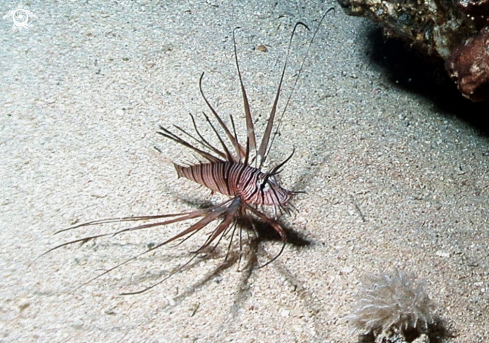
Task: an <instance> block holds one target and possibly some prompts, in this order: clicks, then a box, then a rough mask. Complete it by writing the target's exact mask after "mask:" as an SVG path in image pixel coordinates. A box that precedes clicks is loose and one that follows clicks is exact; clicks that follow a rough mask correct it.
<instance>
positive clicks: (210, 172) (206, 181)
mask: <svg viewBox="0 0 489 343" xmlns="http://www.w3.org/2000/svg"><path fill="white" fill-rule="evenodd" d="M175 169H176V171H177V174H178V176H179V177H185V178H187V179H189V180H192V181H194V182H197V183H198V184H200V185H202V186H205V187H207V188H209V189H210V190H212V191H214V192H219V193H221V194H224V195H229V196H232V197H240V198H241V199H242V201H243V202H245V203H247V204H249V205H268V206H277V207H282V208H283V207H284V206H286V205H287V203H288V202H289V200H290V199H291V197H292V195H293V194H294V192H292V191H289V190H287V189H285V188H283V187H282V186H280V184H279V183H278V182H277V180H276V179H275V177H274V176H271V175H269V174H267V173H264V172H262V171H261V170H259V169H257V168H254V167H251V166H248V165H245V164H243V163H237V162H227V161H219V162H213V163H201V164H197V165H194V166H189V167H184V166H180V165H178V164H175Z"/></svg>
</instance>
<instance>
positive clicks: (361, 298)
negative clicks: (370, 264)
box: [346, 269, 435, 337]
mask: <svg viewBox="0 0 489 343" xmlns="http://www.w3.org/2000/svg"><path fill="white" fill-rule="evenodd" d="M434 309H435V304H434V302H433V301H432V300H431V299H430V297H429V296H428V293H427V292H426V285H425V282H424V281H422V280H417V279H416V276H415V275H414V273H411V272H403V271H399V270H397V269H396V270H394V271H392V272H388V273H382V274H367V275H366V276H365V278H364V280H363V282H362V286H361V288H360V290H359V292H358V294H357V295H356V302H355V305H354V309H353V311H352V313H351V314H350V315H348V316H347V317H346V319H348V320H349V321H350V322H351V323H352V324H353V326H354V327H355V331H356V332H358V333H360V334H363V335H367V334H373V335H374V336H375V337H377V336H383V337H388V336H389V335H401V336H404V334H405V333H406V332H407V331H413V330H415V331H417V332H418V335H421V334H423V333H426V332H427V331H428V325H429V324H433V311H434Z"/></svg>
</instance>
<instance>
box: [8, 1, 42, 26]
mask: <svg viewBox="0 0 489 343" xmlns="http://www.w3.org/2000/svg"><path fill="white" fill-rule="evenodd" d="M9 17H10V18H12V21H13V25H12V31H13V32H15V31H22V29H25V30H28V29H29V26H30V25H29V22H30V21H32V19H36V18H37V16H36V15H35V14H34V13H32V12H31V11H28V10H25V9H23V8H21V7H20V5H19V6H18V7H17V9H15V10H11V11H10V12H8V13H7V14H6V15H4V16H3V19H7V18H9Z"/></svg>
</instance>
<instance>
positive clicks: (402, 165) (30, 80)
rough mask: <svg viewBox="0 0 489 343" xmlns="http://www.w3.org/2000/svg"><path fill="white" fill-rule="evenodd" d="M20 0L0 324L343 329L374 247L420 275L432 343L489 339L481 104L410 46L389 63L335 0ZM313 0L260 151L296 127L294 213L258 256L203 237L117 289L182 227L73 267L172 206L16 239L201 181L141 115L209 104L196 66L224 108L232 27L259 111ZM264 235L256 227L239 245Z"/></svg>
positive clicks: (145, 337) (82, 330)
mask: <svg viewBox="0 0 489 343" xmlns="http://www.w3.org/2000/svg"><path fill="white" fill-rule="evenodd" d="M17 5H18V3H17V2H15V3H14V2H11V1H7V2H2V4H1V5H0V12H1V14H2V16H3V15H5V14H6V13H8V12H9V11H10V10H12V9H15V8H16V6H17ZM25 6H26V8H28V10H29V11H31V12H32V13H34V14H35V15H36V16H37V18H35V19H34V20H33V21H32V24H31V26H30V28H29V30H23V31H20V32H18V31H17V32H12V31H10V29H11V25H12V21H11V19H9V18H4V19H3V20H2V21H1V22H0V23H1V26H0V30H1V32H2V33H1V36H0V37H1V49H0V68H1V75H2V78H1V79H0V82H1V89H2V91H1V92H0V100H1V101H0V108H1V112H0V114H1V117H0V121H1V125H0V160H1V161H2V162H1V164H0V176H1V180H2V181H1V183H0V194H1V211H0V230H1V231H0V232H1V235H2V239H1V241H0V273H1V275H0V341H1V342H358V337H357V336H356V335H355V334H352V332H351V329H352V327H351V325H350V323H348V322H347V321H346V320H344V317H345V316H346V315H348V314H349V313H350V312H351V309H352V307H354V306H355V304H354V294H355V293H356V292H357V289H358V287H359V283H360V280H361V279H362V275H364V274H365V273H368V272H374V273H376V272H379V271H386V270H392V269H394V268H398V269H401V270H410V271H413V272H415V273H416V275H417V276H418V277H419V278H420V279H424V280H425V281H426V285H427V289H428V292H429V294H430V295H431V297H432V299H433V300H434V301H435V302H436V303H437V310H436V313H435V314H436V316H437V318H439V319H440V321H442V322H443V323H444V324H443V327H444V328H445V329H446V332H447V334H446V335H445V336H444V337H441V338H440V339H438V340H437V341H438V342H458V343H469V342H486V341H487V340H488V339H489V333H488V332H489V276H488V273H489V272H488V271H489V250H488V244H489V240H488V239H489V234H488V211H487V207H488V190H489V174H488V170H489V142H488V136H487V135H488V132H489V130H488V129H489V126H487V122H484V120H480V119H481V118H482V116H483V115H484V113H485V114H489V107H488V106H487V105H484V104H482V105H478V106H474V105H471V104H470V103H468V102H467V101H465V100H464V99H462V98H461V96H460V95H458V93H456V92H455V91H453V89H451V88H450V86H446V85H445V86H443V87H444V88H446V89H448V90H447V91H446V92H445V91H437V89H438V87H439V86H438V85H437V84H436V82H435V81H433V78H431V77H429V76H423V74H422V73H419V70H417V63H418V62H419V61H416V60H412V61H411V63H408V64H406V65H401V66H399V63H401V62H398V61H397V60H396V57H398V56H399V55H405V54H408V51H407V50H401V51H400V52H399V51H396V52H395V53H393V52H392V51H389V49H387V48H386V47H385V46H384V43H383V42H382V39H381V38H380V37H379V34H378V30H377V29H376V28H375V26H373V25H372V24H371V23H369V22H368V21H365V20H362V19H359V18H352V17H348V16H346V15H345V14H344V13H343V12H342V10H341V9H340V7H339V6H338V5H337V4H336V2H335V1H330V0H328V1H325V2H324V3H321V2H319V1H317V2H314V1H291V2H287V1H283V2H275V1H270V2H264V1H252V0H248V1H246V2H237V1H212V0H209V1H193V0H189V1H119V2H107V1H83V2H75V1H65V2H59V1H42V2H35V1H31V2H29V3H28V4H27V3H26V4H25ZM332 6H333V7H335V8H336V11H335V12H334V13H333V12H332V13H330V14H329V15H328V16H327V18H326V19H325V21H324V22H323V24H322V27H321V29H320V30H319V32H318V35H317V37H316V40H315V42H314V44H313V45H312V46H311V50H310V52H309V57H308V59H307V60H306V62H305V65H304V69H303V72H302V74H301V75H300V78H299V81H298V84H297V87H296V89H295V93H294V94H293V96H292V99H291V102H290V104H289V107H288V109H287V112H286V113H285V115H284V116H283V121H282V126H281V134H280V135H279V136H277V139H276V142H275V145H274V149H273V151H272V153H271V155H270V162H271V163H272V164H273V163H278V162H280V161H282V160H283V159H285V158H286V157H287V156H288V155H289V154H290V152H291V151H292V149H293V148H295V155H294V156H293V159H292V160H291V161H290V162H289V163H288V164H287V165H286V168H285V170H284V171H283V173H282V174H281V178H280V179H281V182H282V184H283V185H284V186H285V187H287V188H290V189H297V190H303V191H305V193H304V194H299V195H297V196H296V198H295V200H294V202H293V203H294V206H295V207H296V208H297V212H296V213H295V214H294V215H292V216H283V217H282V222H283V223H284V226H286V227H287V228H288V232H289V235H290V236H291V237H294V238H293V239H291V243H289V244H287V246H286V248H285V251H284V253H283V254H282V256H280V258H279V259H278V260H276V261H275V262H273V263H272V264H270V265H268V266H267V267H265V268H261V269H256V268H252V269H247V264H246V261H245V260H242V261H241V262H240V263H238V262H237V261H235V260H233V259H232V258H231V263H229V265H224V266H221V268H218V267H219V266H220V265H221V264H222V258H223V256H224V254H225V247H223V248H222V249H221V250H218V251H217V254H215V256H209V259H208V260H202V261H197V263H196V264H195V265H193V266H191V267H189V268H187V269H185V270H184V271H183V272H182V273H178V274H176V275H174V276H173V277H172V278H170V279H169V280H167V281H166V282H164V283H163V284H161V285H159V286H158V287H155V288H154V289H152V290H149V291H147V292H144V293H142V294H138V295H133V296H122V295H120V293H121V292H124V291H127V290H138V289H141V288H144V287H145V286H147V285H148V284H152V283H154V282H157V280H159V278H160V277H161V276H164V275H165V273H167V272H168V270H169V268H170V267H171V266H172V265H174V264H176V263H180V262H182V261H185V260H186V259H187V258H188V257H189V256H190V254H189V250H191V248H189V246H178V247H173V246H172V247H170V246H168V247H164V248H162V249H158V250H156V251H155V252H154V253H152V254H148V255H145V256H143V258H140V259H138V260H136V261H133V262H132V263H128V264H127V265H125V266H123V267H122V268H119V269H116V270H114V271H113V272H112V273H109V274H108V275H106V276H104V277H102V278H99V279H97V280H95V281H93V282H90V283H88V284H86V285H84V282H86V281H87V280H89V279H90V278H91V277H93V276H95V275H97V273H100V271H102V270H104V269H106V268H110V267H111V266H114V265H116V264H117V263H121V262H122V261H124V260H126V259H127V258H128V257H131V256H133V255H135V254H137V253H139V252H141V251H144V250H145V249H146V248H147V246H148V245H150V244H154V243H155V242H156V243H157V242H161V241H162V240H164V239H165V238H167V237H169V236H171V235H172V234H175V233H176V232H178V231H179V230H181V229H182V228H183V226H182V225H173V226H168V227H162V228H158V229H152V230H149V231H147V232H138V233H137V234H133V235H121V236H119V237H110V238H108V239H105V240H97V241H96V242H95V243H87V244H85V245H83V246H81V247H80V246H78V245H74V246H70V247H65V248H61V249H59V250H56V251H54V252H52V253H50V254H47V255H45V256H43V257H42V258H40V259H37V260H36V257H37V256H39V255H40V254H42V253H43V252H45V251H47V250H48V249H50V248H52V247H54V246H56V245H57V244H61V243H63V242H66V241H69V240H70V239H75V238H77V237H82V236H83V235H84V234H92V233H96V232H101V231H104V230H105V231H110V230H113V229H114V227H110V226H109V227H95V228H89V229H87V230H81V231H78V232H71V231H70V232H66V233H65V234H60V235H53V233H54V232H56V231H57V230H60V229H63V228H66V227H68V226H70V225H72V224H74V223H77V222H83V221H87V220H92V219H98V218H104V217H117V216H126V215H146V214H157V213H178V212H179V211H184V210H189V209H192V208H194V207H193V206H192V205H191V204H189V202H196V203H199V202H200V203H201V202H202V201H209V200H212V198H211V197H209V194H208V192H206V191H205V190H203V189H201V188H200V189H199V188H198V187H195V185H194V184H192V183H190V182H187V181H184V180H177V178H176V174H175V171H174V169H173V167H172V165H171V163H170V162H169V161H170V160H187V161H188V160H192V157H191V156H192V154H191V153H190V152H188V151H186V150H183V149H181V147H179V146H176V145H175V144H173V143H171V142H168V141H167V140H165V139H164V138H163V137H161V136H159V135H157V134H156V130H157V129H158V125H159V124H161V125H164V126H166V127H170V126H171V125H173V124H177V125H181V126H182V127H184V128H187V129H192V126H191V122H190V119H189V116H188V113H189V112H190V113H194V114H199V113H201V112H202V110H205V111H208V110H207V109H206V106H205V103H204V101H203V99H202V97H201V96H200V94H199V88H198V80H199V77H200V75H201V73H202V72H205V73H206V74H205V78H204V89H205V92H206V94H207V96H208V98H209V100H210V101H211V102H212V103H213V104H214V106H215V108H216V109H217V110H218V111H219V113H222V114H223V117H225V118H228V116H229V115H230V114H233V115H234V117H235V119H236V121H237V122H239V124H238V129H239V128H240V127H241V128H242V126H241V122H242V121H243V118H244V116H243V110H242V99H241V97H240V96H241V95H240V89H239V83H238V80H237V75H236V67H235V64H234V55H233V41H232V32H233V29H234V28H235V27H238V26H239V27H240V29H239V30H237V32H236V39H237V48H238V56H239V60H240V64H241V69H242V71H243V78H244V82H245V84H246V86H247V90H248V93H249V97H250V100H251V103H252V108H253V110H254V113H255V118H256V119H257V129H258V130H259V131H260V130H262V129H263V123H264V122H265V119H266V118H267V115H268V111H269V109H270V106H271V103H272V101H273V97H274V93H275V91H276V87H277V83H278V79H279V76H280V72H281V68H282V63H283V61H284V57H285V52H286V50H287V44H288V41H289V37H290V32H291V30H292V27H293V25H294V23H296V22H297V21H299V20H300V21H303V22H305V23H307V24H308V25H309V26H310V27H311V28H312V29H313V28H315V27H316V26H317V24H318V22H319V19H320V17H321V15H322V13H324V11H325V10H326V9H327V8H329V7H332ZM310 37H311V33H310V32H309V33H308V32H306V31H304V30H299V32H298V34H297V36H296V37H295V38H294V42H293V44H292V49H291V50H292V53H291V55H290V64H289V67H290V69H288V72H287V74H286V78H285V84H284V87H283V90H284V96H283V99H286V98H287V96H288V94H289V92H290V90H291V89H292V86H293V83H294V80H295V78H294V75H296V74H297V69H298V65H299V63H300V62H301V61H302V58H303V57H304V56H305V53H306V50H307V42H308V39H310ZM259 46H264V47H266V52H265V51H263V50H265V49H262V48H260V49H259V48H258V47H259ZM396 49H402V48H401V47H400V46H397V48H396ZM404 61H406V60H404ZM420 68H421V67H420ZM283 104H284V102H281V106H282V108H283ZM200 123H201V124H202V125H203V127H204V128H203V129H202V130H203V132H204V133H207V134H208V133H209V132H208V131H209V130H208V129H205V125H204V124H203V123H202V122H200ZM206 130H207V131H206ZM260 132H261V131H260ZM154 147H157V148H158V150H159V151H161V153H160V152H158V151H157V150H156V149H155V148H154ZM204 237H205V236H201V237H200V238H201V239H204ZM198 243H199V240H198V239H196V240H195V244H198ZM190 246H192V245H191V244H190ZM235 248H236V247H235ZM279 249H280V242H278V241H276V240H267V239H265V240H262V241H261V242H259V243H258V247H257V250H258V251H257V258H258V261H263V260H266V259H267V256H270V255H273V253H274V252H276V251H278V250H279ZM251 262H252V263H251V265H252V266H256V264H257V263H259V262H256V263H255V262H253V261H251Z"/></svg>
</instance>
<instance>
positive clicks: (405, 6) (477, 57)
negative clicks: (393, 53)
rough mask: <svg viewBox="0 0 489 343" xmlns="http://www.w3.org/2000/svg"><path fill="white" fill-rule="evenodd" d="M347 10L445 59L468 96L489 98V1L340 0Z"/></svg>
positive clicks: (456, 81)
mask: <svg viewBox="0 0 489 343" xmlns="http://www.w3.org/2000/svg"><path fill="white" fill-rule="evenodd" d="M338 2H339V3H340V5H341V6H342V8H343V9H344V11H345V12H346V13H347V14H349V15H353V16H364V17H368V18H370V19H371V20H372V21H374V22H377V23H379V24H380V25H381V26H382V27H383V29H384V34H385V35H386V37H399V38H401V39H403V40H405V41H407V42H408V43H409V44H410V45H411V46H413V47H416V48H418V49H419V50H420V51H422V52H424V53H425V54H428V55H435V56H439V57H440V58H442V59H443V60H444V61H445V68H446V70H447V71H448V74H449V75H450V77H451V78H452V80H453V81H454V82H455V83H456V84H457V87H458V89H459V90H460V92H461V93H462V95H463V96H465V97H467V98H468V99H470V100H472V101H485V100H489V0H338Z"/></svg>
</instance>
